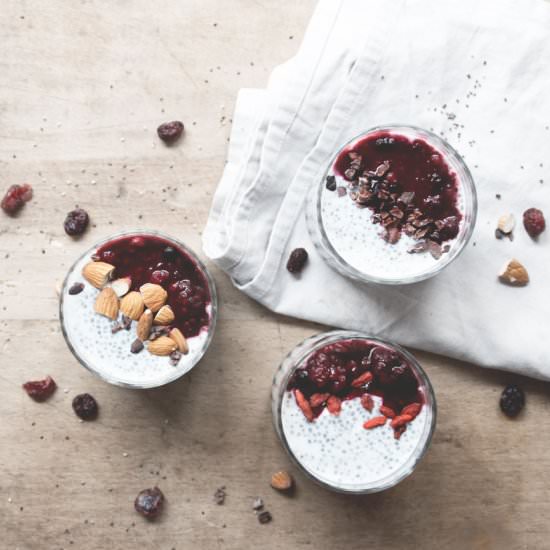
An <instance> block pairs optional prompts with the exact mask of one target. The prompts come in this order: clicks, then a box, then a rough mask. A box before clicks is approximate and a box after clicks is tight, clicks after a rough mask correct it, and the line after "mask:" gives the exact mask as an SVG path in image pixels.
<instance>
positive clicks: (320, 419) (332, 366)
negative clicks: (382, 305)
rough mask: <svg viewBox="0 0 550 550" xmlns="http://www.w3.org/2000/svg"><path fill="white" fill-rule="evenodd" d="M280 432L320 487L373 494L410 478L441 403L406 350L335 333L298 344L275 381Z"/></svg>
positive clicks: (357, 335)
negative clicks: (436, 402)
mask: <svg viewBox="0 0 550 550" xmlns="http://www.w3.org/2000/svg"><path fill="white" fill-rule="evenodd" d="M272 408H273V420H274V424H275V430H276V432H277V434H278V436H279V438H280V439H281V442H282V444H283V446H284V447H285V449H286V451H287V452H288V453H289V455H290V456H291V458H292V459H293V460H294V461H295V462H296V463H297V464H298V465H299V466H300V468H301V469H302V470H303V471H304V472H305V473H306V474H307V475H308V476H309V477H311V478H312V479H313V480H315V481H316V482H318V483H320V484H321V485H323V486H325V487H327V488H329V489H332V490H335V491H340V492H345V493H374V492H378V491H383V490H385V489H388V488H390V487H393V486H394V485H396V484H397V483H399V482H400V481H401V480H403V479H404V478H405V477H407V476H408V475H410V474H411V473H412V472H413V470H414V469H415V467H416V465H417V464H418V462H419V461H420V459H421V458H422V456H423V455H424V453H425V452H426V450H427V448H428V446H429V444H430V440H431V438H432V435H433V432H434V429H435V420H436V404H435V396H434V392H433V389H432V386H431V384H430V381H429V380H428V377H427V376H426V373H425V372H424V371H423V370H422V367H420V365H419V364H418V362H417V361H416V359H415V358H414V357H413V356H412V355H411V354H410V353H409V352H407V351H406V350H404V349H403V348H402V347H400V346H398V345H397V344H393V343H390V342H387V341H384V340H380V339H378V338H374V337H371V336H367V335H365V334H362V333H360V332H352V331H332V332H326V333H323V334H319V335H317V336H314V337H312V338H309V339H307V340H305V341H304V342H302V343H301V344H299V345H298V346H297V347H296V348H295V349H294V350H293V351H292V352H290V354H289V355H288V356H287V357H286V358H285V359H284V360H283V362H282V363H281V365H280V367H279V369H278V370H277V372H276V374H275V377H274V379H273V387H272Z"/></svg>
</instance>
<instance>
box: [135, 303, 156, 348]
mask: <svg viewBox="0 0 550 550" xmlns="http://www.w3.org/2000/svg"><path fill="white" fill-rule="evenodd" d="M152 326H153V312H152V311H151V310H150V309H146V310H145V311H144V312H143V315H142V316H141V317H140V318H139V321H138V324H137V329H136V333H137V337H138V338H139V339H140V340H141V341H143V342H144V341H145V340H147V338H149V334H151V327H152Z"/></svg>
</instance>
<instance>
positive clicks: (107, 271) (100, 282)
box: [82, 262, 115, 288]
mask: <svg viewBox="0 0 550 550" xmlns="http://www.w3.org/2000/svg"><path fill="white" fill-rule="evenodd" d="M114 270H115V266H114V265H111V264H108V263H105V262H90V263H88V264H86V265H85V266H84V267H83V268H82V275H83V277H84V278H85V279H86V280H87V281H88V282H89V283H90V284H91V285H93V286H95V287H96V288H103V287H104V286H105V285H106V284H107V283H108V282H109V281H110V279H111V277H112V275H113V272H114Z"/></svg>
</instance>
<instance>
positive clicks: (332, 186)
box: [326, 176, 336, 191]
mask: <svg viewBox="0 0 550 550" xmlns="http://www.w3.org/2000/svg"><path fill="white" fill-rule="evenodd" d="M326 188H327V189H328V190H329V191H335V190H336V178H335V177H334V176H327V179H326Z"/></svg>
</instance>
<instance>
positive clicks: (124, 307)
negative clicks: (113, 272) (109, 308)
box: [120, 290, 145, 321]
mask: <svg viewBox="0 0 550 550" xmlns="http://www.w3.org/2000/svg"><path fill="white" fill-rule="evenodd" d="M144 309H145V306H144V305H143V298H142V296H141V294H140V293H139V292H136V291H135V290H134V291H132V292H129V293H128V294H126V296H124V298H122V300H121V301H120V311H122V313H124V315H126V316H128V317H130V319H132V320H133V321H137V320H138V319H139V318H140V317H141V315H142V314H143V310H144Z"/></svg>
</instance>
